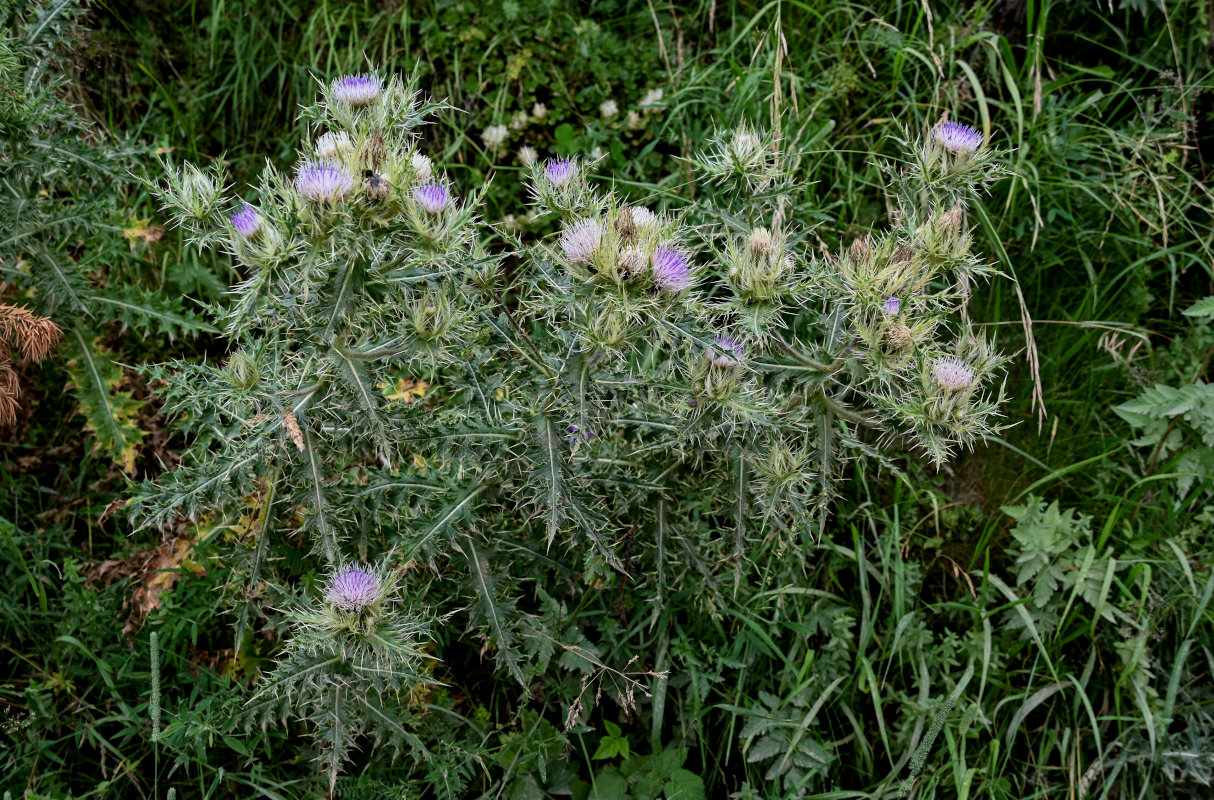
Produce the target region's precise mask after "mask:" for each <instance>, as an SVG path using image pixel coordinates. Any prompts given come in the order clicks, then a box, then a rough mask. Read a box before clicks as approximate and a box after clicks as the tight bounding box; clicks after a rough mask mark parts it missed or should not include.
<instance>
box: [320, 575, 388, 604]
mask: <svg viewBox="0 0 1214 800" xmlns="http://www.w3.org/2000/svg"><path fill="white" fill-rule="evenodd" d="M380 589H381V584H380V580H379V576H378V575H376V574H375V573H374V572H372V571H371V570H370V569H368V568H367V567H363V566H359V565H357V564H353V565H350V566H346V567H342V568H340V569H339V570H337V572H335V573H333V577H332V578H330V579H329V587H328V588H327V589H326V590H325V600H327V601H328V602H330V603H332V604H333V605H335V606H337V607H338V608H340V609H341V610H342V611H360V610H362V609H364V608H366V607H367V606H369V605H371V604H372V603H374V602H375V601H376V600H378V599H379V594H380Z"/></svg>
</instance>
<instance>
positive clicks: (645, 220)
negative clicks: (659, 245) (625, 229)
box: [628, 206, 658, 231]
mask: <svg viewBox="0 0 1214 800" xmlns="http://www.w3.org/2000/svg"><path fill="white" fill-rule="evenodd" d="M628 210H629V212H631V213H632V222H633V224H635V225H636V226H637V230H640V231H647V230H651V229H653V228H654V227H655V226H656V225H657V224H658V217H657V214H654V213H653V212H652V211H650V210H649V209H647V208H645V207H643V206H629V208H628Z"/></svg>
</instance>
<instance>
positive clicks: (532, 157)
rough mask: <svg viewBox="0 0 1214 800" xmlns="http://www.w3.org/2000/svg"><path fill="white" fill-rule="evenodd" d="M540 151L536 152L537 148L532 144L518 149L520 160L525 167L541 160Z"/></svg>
mask: <svg viewBox="0 0 1214 800" xmlns="http://www.w3.org/2000/svg"><path fill="white" fill-rule="evenodd" d="M539 157H540V155H539V153H537V152H535V148H534V147H531V146H530V145H523V146H522V147H520V148H519V149H518V160H519V163H521V164H522V165H523V166H524V167H529V166H531V165H532V164H534V163H535V162H536V161H537V160H539Z"/></svg>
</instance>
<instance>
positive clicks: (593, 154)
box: [590, 147, 606, 161]
mask: <svg viewBox="0 0 1214 800" xmlns="http://www.w3.org/2000/svg"><path fill="white" fill-rule="evenodd" d="M604 155H606V154H605V153H604V152H603V148H601V147H596V148H594V149H593V150H591V151H590V160H591V161H598V160H599V159H600V158H602V157H603V156H604Z"/></svg>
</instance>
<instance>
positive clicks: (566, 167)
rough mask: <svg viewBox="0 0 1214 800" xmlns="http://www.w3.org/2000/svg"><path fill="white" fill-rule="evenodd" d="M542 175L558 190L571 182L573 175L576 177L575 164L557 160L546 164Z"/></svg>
mask: <svg viewBox="0 0 1214 800" xmlns="http://www.w3.org/2000/svg"><path fill="white" fill-rule="evenodd" d="M544 174H545V175H546V176H547V178H548V182H549V183H551V184H552V185H553V186H555V187H557V188H560V187H562V186H564V185H566V184H567V183H569V181H571V180H573V176H574V175H577V164H575V163H574V162H572V161H570V160H569V159H567V158H557V159H554V160H552V161H549V162H548V166H547V168H546V169H545V170H544Z"/></svg>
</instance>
